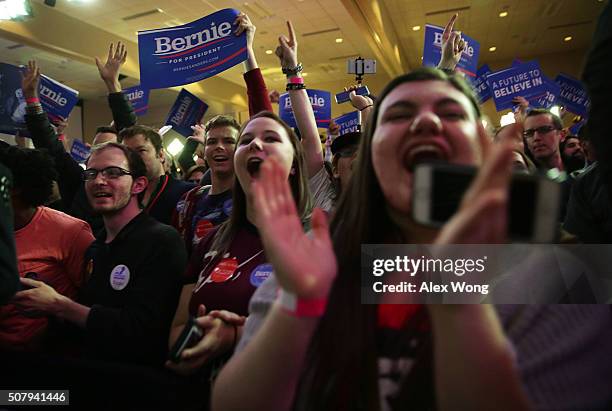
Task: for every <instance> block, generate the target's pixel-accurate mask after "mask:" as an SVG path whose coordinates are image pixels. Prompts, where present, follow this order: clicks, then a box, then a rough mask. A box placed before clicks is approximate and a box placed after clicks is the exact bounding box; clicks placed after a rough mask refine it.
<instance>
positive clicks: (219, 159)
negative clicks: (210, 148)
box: [212, 154, 229, 163]
mask: <svg viewBox="0 0 612 411" xmlns="http://www.w3.org/2000/svg"><path fill="white" fill-rule="evenodd" d="M212 159H213V160H214V161H216V162H217V163H221V162H223V161H227V160H229V157H228V156H225V155H222V154H218V155H214V156H213V157H212Z"/></svg>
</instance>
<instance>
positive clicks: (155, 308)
mask: <svg viewBox="0 0 612 411" xmlns="http://www.w3.org/2000/svg"><path fill="white" fill-rule="evenodd" d="M146 174H147V170H146V167H145V164H144V162H143V160H142V159H141V157H140V156H139V155H138V153H136V152H135V151H133V150H131V149H129V148H128V147H126V146H123V145H121V144H118V143H112V142H110V143H106V144H102V145H100V146H96V147H94V148H93V150H92V153H91V156H90V158H89V160H88V162H87V169H86V170H85V171H84V173H83V177H84V179H85V191H86V193H87V198H88V199H89V202H90V203H91V206H92V209H93V210H94V211H95V212H97V213H99V214H101V215H102V217H103V220H104V230H102V231H101V232H100V234H99V235H98V236H97V238H96V241H95V242H94V243H93V244H92V246H91V247H90V248H89V250H88V252H87V256H88V257H87V260H89V262H88V264H87V268H86V275H87V276H88V278H89V279H88V281H87V282H86V284H85V285H84V286H83V288H82V289H81V292H80V293H79V296H78V302H76V301H73V300H71V299H70V298H67V297H64V296H62V295H60V294H58V293H57V292H56V291H55V290H54V289H53V288H51V287H49V286H48V285H46V284H45V283H42V282H39V281H35V280H22V281H23V283H24V284H25V285H27V286H29V287H33V288H32V289H31V290H27V291H22V292H20V293H18V294H17V296H16V298H15V299H16V301H17V302H18V303H19V304H20V305H21V306H22V307H24V308H26V309H29V310H36V311H40V312H44V313H47V314H49V315H52V316H55V317H57V318H59V319H61V320H63V321H65V322H68V323H71V324H74V325H76V326H77V327H78V328H80V330H76V335H75V336H72V337H69V338H66V342H65V344H69V343H68V341H70V343H72V344H76V345H75V347H78V351H79V352H83V353H84V354H85V356H88V357H95V358H98V359H112V360H119V361H127V362H137V363H143V364H150V365H160V364H162V362H163V361H164V359H165V355H166V343H167V341H168V330H169V328H170V322H171V320H172V316H173V314H174V311H175V308H176V304H177V302H178V297H179V293H180V289H181V283H180V275H181V274H182V273H183V271H184V270H185V267H186V263H187V256H186V253H185V248H184V246H183V244H182V241H181V239H180V237H179V235H178V233H177V232H176V230H174V229H173V228H171V227H169V226H166V225H164V224H161V223H159V222H157V221H156V220H154V219H153V218H152V217H150V216H149V215H148V214H146V213H144V212H142V209H141V207H140V204H139V203H140V198H141V197H142V195H143V193H144V192H145V190H146V187H147V177H146ZM65 335H66V334H65V333H64V336H65ZM79 337H83V340H82V341H80V340H79ZM70 347H71V346H70Z"/></svg>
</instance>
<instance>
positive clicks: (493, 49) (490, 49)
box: [489, 46, 497, 53]
mask: <svg viewBox="0 0 612 411" xmlns="http://www.w3.org/2000/svg"><path fill="white" fill-rule="evenodd" d="M495 50H497V47H495V46H491V47H489V51H490V52H491V53H492V52H494V51H495Z"/></svg>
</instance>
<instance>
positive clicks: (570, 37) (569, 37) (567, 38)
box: [563, 36, 572, 42]
mask: <svg viewBox="0 0 612 411" xmlns="http://www.w3.org/2000/svg"><path fill="white" fill-rule="evenodd" d="M563 41H565V42H567V41H572V36H567V37H566V38H564V39H563Z"/></svg>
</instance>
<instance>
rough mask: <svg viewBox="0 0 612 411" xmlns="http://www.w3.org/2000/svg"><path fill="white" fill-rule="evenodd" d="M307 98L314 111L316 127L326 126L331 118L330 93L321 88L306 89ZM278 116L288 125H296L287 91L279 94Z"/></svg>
mask: <svg viewBox="0 0 612 411" xmlns="http://www.w3.org/2000/svg"><path fill="white" fill-rule="evenodd" d="M306 92H307V93H308V99H309V100H310V105H311V106H312V111H314V116H315V120H316V121H317V127H321V128H328V127H329V121H330V119H331V93H330V92H329V91H323V90H313V89H307V90H306ZM278 107H279V114H280V118H281V119H282V120H283V121H284V122H285V123H287V124H288V125H289V127H297V123H296V122H295V117H294V116H293V108H292V107H291V99H290V98H289V93H285V94H281V96H280V98H279V100H278Z"/></svg>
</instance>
